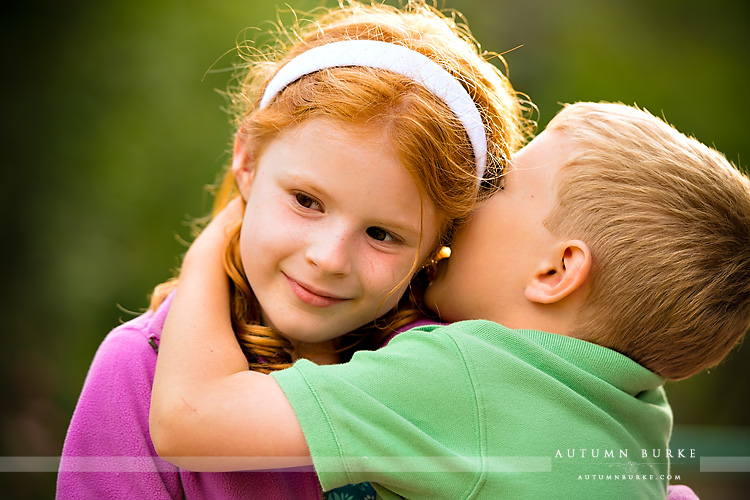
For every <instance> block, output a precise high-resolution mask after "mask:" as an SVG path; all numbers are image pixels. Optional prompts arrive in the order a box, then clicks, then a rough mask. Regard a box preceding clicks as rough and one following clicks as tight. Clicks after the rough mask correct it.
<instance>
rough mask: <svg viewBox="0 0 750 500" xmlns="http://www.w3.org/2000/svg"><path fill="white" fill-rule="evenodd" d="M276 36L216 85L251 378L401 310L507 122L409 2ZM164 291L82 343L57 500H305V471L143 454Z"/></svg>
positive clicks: (329, 347) (315, 488) (504, 91)
mask: <svg viewBox="0 0 750 500" xmlns="http://www.w3.org/2000/svg"><path fill="white" fill-rule="evenodd" d="M286 32H287V33H291V34H292V36H290V39H292V40H294V43H293V44H291V45H290V46H289V47H287V48H286V50H284V51H283V52H282V53H281V54H278V55H271V54H265V55H263V56H262V57H260V56H259V57H257V58H256V60H255V61H254V62H251V63H250V64H248V65H247V68H246V69H247V76H246V78H245V79H244V80H243V81H242V84H241V85H240V87H239V88H238V89H236V91H235V92H233V93H231V97H232V99H231V102H232V103H233V104H234V105H235V106H236V107H237V108H238V110H237V133H236V136H235V143H234V153H233V157H232V164H231V169H230V171H229V172H228V173H227V175H226V177H225V178H224V181H223V183H222V185H221V187H220V189H219V191H218V193H217V199H216V212H217V213H218V212H219V211H220V210H221V209H222V208H224V207H227V209H225V210H224V211H223V212H221V214H222V217H227V216H228V215H232V214H234V215H235V216H236V218H237V219H241V222H237V223H235V224H233V225H231V227H230V228H229V231H228V233H226V235H225V234H224V233H221V235H220V237H221V238H224V236H226V240H225V241H224V240H222V241H223V243H222V244H223V245H225V247H226V251H225V258H224V262H223V264H222V265H223V266H224V268H225V270H226V275H227V277H228V279H229V280H230V282H231V290H230V294H229V297H227V301H226V306H227V307H228V308H229V309H230V311H231V312H230V313H228V316H229V315H230V314H231V328H232V329H233V331H234V332H235V335H236V339H237V341H239V344H240V345H241V346H242V347H241V349H242V363H243V366H244V369H245V370H246V369H247V368H248V367H249V368H250V370H252V371H259V372H265V373H268V372H271V371H274V370H278V369H281V368H284V367H287V366H290V364H291V363H292V362H293V361H294V360H296V359H298V358H308V359H312V360H314V361H316V362H317V363H335V362H339V361H345V360H347V359H348V358H349V357H350V355H351V353H352V352H353V351H354V350H358V349H364V348H367V349H371V348H376V347H378V346H379V345H380V343H381V341H382V339H383V338H385V337H387V336H388V335H389V334H390V333H392V332H393V331H394V329H395V328H398V326H399V325H401V324H405V323H407V322H408V321H410V320H411V319H412V318H413V317H414V316H416V315H418V314H419V310H418V308H419V305H420V302H421V289H420V286H419V285H420V283H422V282H423V278H424V274H425V272H424V271H423V272H419V273H418V271H420V270H421V269H422V268H424V267H425V266H427V265H429V263H430V262H432V261H434V260H436V259H437V253H438V251H439V249H440V248H441V246H442V245H443V244H445V243H447V242H448V241H449V238H450V236H451V233H452V231H453V227H454V225H455V224H456V222H457V221H460V220H462V219H463V218H464V217H465V216H467V215H468V214H469V212H470V211H471V210H472V208H473V207H474V205H475V203H476V201H477V198H478V197H484V196H486V195H487V194H489V193H491V192H492V191H493V190H494V189H495V186H496V181H497V179H498V177H499V175H500V174H501V173H502V171H503V168H504V165H505V159H506V158H507V157H508V155H509V153H510V152H511V151H512V150H514V149H516V148H517V147H518V146H519V145H520V143H521V142H522V138H523V137H522V135H523V134H522V132H523V130H524V121H523V119H522V118H521V112H522V109H521V105H520V104H519V101H518V99H517V96H516V95H515V94H514V92H513V90H512V88H511V87H510V85H509V83H508V82H507V80H506V79H505V78H504V77H503V76H502V74H501V73H500V72H499V71H497V69H496V68H495V67H494V66H492V65H491V64H489V63H488V62H487V61H486V60H485V59H484V58H483V57H481V56H480V55H479V54H478V52H477V50H476V47H475V45H474V44H472V43H471V42H469V40H470V38H469V36H468V33H466V32H465V30H462V29H459V27H457V26H456V24H455V22H454V21H453V19H452V18H448V17H446V16H444V15H442V14H440V13H439V12H437V11H435V10H433V9H431V8H428V7H427V6H425V5H424V4H423V3H422V2H412V3H409V5H407V6H406V7H405V8H403V9H397V8H392V7H388V6H383V5H373V6H365V5H362V4H359V3H356V2H351V3H350V4H348V5H346V6H340V7H338V8H336V9H333V10H331V11H330V12H328V13H327V14H324V15H322V16H320V17H318V18H316V19H315V20H314V22H310V23H308V24H307V25H305V26H302V25H298V26H295V27H294V28H289V29H287V30H286ZM280 44H281V43H278V44H275V45H274V46H275V47H278V46H280ZM237 194H239V195H240V196H239V197H237V198H235V197H236V195H237ZM230 200H234V201H232V202H231V203H229V201H230ZM225 214H227V215H225ZM222 222H224V219H221V220H217V221H216V223H222ZM216 225H217V224H212V225H211V226H209V227H212V228H213V227H216ZM222 228H223V226H222ZM176 284H177V282H176V281H171V282H168V283H166V284H163V285H161V286H159V287H157V290H156V291H155V293H154V298H153V300H152V307H151V309H150V311H149V312H148V313H147V314H145V315H144V316H142V317H139V318H136V319H135V320H133V321H131V322H129V323H127V324H125V325H123V326H121V327H119V328H118V329H116V331H114V332H112V334H111V335H110V336H108V338H107V339H106V340H105V341H104V343H103V344H102V346H101V348H100V350H99V352H98V353H97V356H96V359H95V360H94V363H93V364H92V368H91V371H90V372H89V376H88V377H87V381H86V384H85V386H84V389H83V393H82V395H81V398H80V400H79V403H78V406H77V408H76V412H75V414H74V416H73V422H72V423H71V427H70V430H69V433H68V437H67V439H66V444H65V450H64V453H63V460H62V463H61V471H60V475H59V480H58V497H59V498H79V497H99V496H110V497H111V496H125V493H126V492H127V494H128V495H130V496H143V497H148V498H170V497H172V498H174V497H181V496H182V495H184V496H186V497H189V498H203V497H206V498H208V497H210V498H239V497H244V498H247V496H248V495H250V494H252V495H254V496H253V498H320V495H321V492H320V487H319V484H318V481H317V478H316V476H315V474H314V473H312V472H309V471H308V472H299V471H298V472H284V473H281V472H258V473H227V474H201V473H191V472H187V471H182V470H179V469H177V468H174V467H172V466H170V465H169V464H167V463H166V462H164V461H162V460H161V459H159V458H157V457H156V456H155V452H154V447H153V444H152V443H151V440H150V435H149V433H148V429H147V418H148V417H147V415H148V409H149V398H150V395H151V384H152V381H153V370H154V365H155V363H156V352H155V350H156V347H158V344H159V340H160V333H161V328H162V325H163V322H164V320H165V317H166V314H167V311H168V308H169V305H170V303H171V300H172V295H171V292H172V290H173V289H174V288H175V285H176ZM176 288H177V292H176V293H179V287H176ZM407 290H408V293H406V292H407ZM173 342H179V340H178V339H173ZM149 344H150V345H151V346H153V349H152V347H148V346H149ZM195 347H197V348H198V349H199V351H200V352H201V356H212V352H213V351H214V348H213V346H210V345H204V346H195ZM191 375H192V374H190V373H185V376H186V377H190V376H191ZM227 403H231V402H229V401H228V402H227ZM257 404H264V402H263V401H258V402H257ZM268 418H273V415H269V416H268ZM102 422H106V423H107V424H106V425H102ZM81 457H96V458H95V459H93V460H87V459H85V458H81ZM101 457H116V458H117V460H115V461H113V460H102V458H101ZM103 464H104V465H103ZM92 468H93V472H89V473H86V474H82V473H81V472H82V471H83V470H91V469H92ZM269 468H271V464H269ZM107 470H110V471H111V472H118V473H119V472H122V471H127V472H138V473H139V474H117V473H108V472H107Z"/></svg>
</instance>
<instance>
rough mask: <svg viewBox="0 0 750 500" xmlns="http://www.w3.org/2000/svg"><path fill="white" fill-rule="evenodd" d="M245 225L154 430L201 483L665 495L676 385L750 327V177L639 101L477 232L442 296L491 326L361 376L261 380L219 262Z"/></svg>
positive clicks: (164, 393) (213, 281)
mask: <svg viewBox="0 0 750 500" xmlns="http://www.w3.org/2000/svg"><path fill="white" fill-rule="evenodd" d="M235 208H236V207H235ZM238 216H239V214H233V213H230V212H226V213H223V214H222V216H221V218H219V219H217V222H216V224H213V223H212V226H209V228H208V229H207V230H206V231H205V232H204V234H203V235H201V237H200V238H199V239H198V240H197V241H196V243H195V244H194V245H193V247H191V249H190V251H189V252H188V255H187V256H186V260H185V264H184V266H183V273H182V275H181V282H180V288H179V290H178V291H177V294H176V296H175V299H174V303H173V305H172V309H171V311H170V315H169V317H168V320H167V324H166V326H165V330H164V334H163V337H162V344H161V351H160V358H159V361H158V365H157V375H156V381H155V385H154V393H153V407H152V413H151V426H152V437H153V441H154V443H155V445H156V449H157V451H158V452H159V453H160V454H162V455H163V456H172V457H178V458H171V459H170V460H171V461H174V462H175V463H177V464H178V465H180V466H182V467H185V468H188V469H190V468H195V469H203V470H223V469H234V468H237V469H241V468H262V467H269V466H276V465H278V466H294V465H306V464H310V463H314V465H315V467H316V470H317V472H318V475H319V477H320V479H321V483H322V485H323V487H324V488H325V489H330V488H332V487H335V486H338V485H342V484H346V483H356V482H361V481H370V482H372V483H373V484H374V486H375V487H376V489H377V491H378V493H379V494H380V495H382V496H383V498H397V497H399V496H400V497H405V498H430V499H435V498H446V499H448V498H450V499H456V498H490V499H495V498H519V497H521V498H531V497H560V496H570V497H575V498H620V497H622V498H663V497H664V496H665V492H666V484H667V482H668V479H669V471H668V468H669V464H668V460H666V459H664V458H663V457H666V456H667V455H668V451H667V447H668V440H669V434H670V430H671V421H672V420H671V411H670V409H669V405H668V403H667V401H666V398H665V394H664V391H663V388H662V384H663V382H664V380H665V379H675V380H676V379H681V378H685V377H687V376H690V375H691V374H694V373H697V372H698V371H700V370H702V369H703V368H705V367H707V366H712V365H714V364H716V363H718V362H719V361H720V360H721V359H722V358H723V357H724V356H725V355H726V353H727V352H728V351H729V350H730V349H731V348H732V347H733V346H734V345H735V344H736V343H737V342H738V340H739V339H740V338H741V337H742V335H743V334H744V333H745V332H746V330H747V328H748V326H749V325H750V181H748V179H747V178H745V177H744V176H742V175H740V174H739V173H738V172H737V171H736V170H735V169H734V168H732V166H731V165H730V164H729V163H728V162H727V161H726V160H725V159H724V157H723V156H721V155H720V154H718V153H716V152H715V151H713V150H711V149H710V148H707V147H705V146H703V145H701V144H700V143H698V142H697V141H695V140H693V139H689V138H687V137H685V136H683V135H682V134H679V133H678V132H677V131H675V130H674V129H673V128H671V127H669V126H668V125H666V124H665V123H664V122H662V121H660V120H658V119H656V118H654V117H653V116H651V115H649V114H648V113H646V112H643V111H640V110H637V109H635V108H631V107H627V106H623V105H618V104H594V103H579V104H575V105H572V106H568V107H566V108H565V109H564V110H563V111H562V112H561V113H559V114H558V116H557V117H555V118H554V119H553V120H552V122H550V124H549V126H548V128H547V130H546V131H545V132H543V133H542V134H540V135H539V136H538V137H537V138H536V139H535V140H534V141H532V142H531V143H530V144H529V145H528V146H527V147H526V148H524V149H523V150H522V151H521V152H519V153H518V154H517V155H516V156H515V157H514V159H513V162H512V166H511V168H510V169H509V172H508V173H507V175H506V178H505V185H504V190H503V192H499V193H497V194H496V195H495V196H494V197H493V198H492V199H491V200H490V201H488V202H487V203H486V204H485V205H483V206H482V207H481V208H480V209H479V210H478V211H477V213H476V214H475V216H474V217H473V218H472V219H471V221H470V222H469V223H468V224H467V225H466V226H465V227H463V228H462V229H461V230H460V231H459V233H458V234H457V236H456V239H455V242H454V245H453V254H452V256H451V257H450V259H449V260H447V261H446V262H445V263H444V264H443V265H442V269H440V272H439V273H438V277H437V279H436V281H435V282H434V283H433V284H432V285H431V286H430V288H429V290H428V294H427V297H426V298H427V301H428V303H429V304H431V306H432V307H433V308H434V310H435V311H436V312H437V313H439V314H440V315H441V317H442V318H443V319H444V320H447V321H458V320H461V319H467V318H483V319H485V320H489V321H461V322H458V323H454V324H452V325H450V326H442V327H440V326H426V327H421V328H417V329H414V330H411V331H409V332H408V333H404V334H401V335H399V336H397V337H396V338H395V339H394V340H393V341H392V342H391V343H390V344H389V345H388V346H386V347H384V348H383V349H381V350H379V351H377V352H360V353H358V354H356V355H355V356H354V357H353V358H352V360H351V361H350V362H349V363H346V364H342V365H335V366H316V365H314V364H312V363H310V362H307V361H304V360H302V361H299V362H297V363H296V364H295V365H294V367H293V368H290V369H288V370H282V371H280V372H276V373H274V374H273V375H272V377H269V376H266V375H261V374H258V373H253V372H249V371H247V366H246V363H245V360H244V357H243V356H242V354H241V351H240V350H239V348H238V347H237V345H236V342H235V341H234V335H233V333H232V331H231V325H229V324H228V318H229V313H228V311H227V310H226V305H225V304H226V303H227V301H226V294H227V291H226V288H227V285H226V283H225V282H224V281H223V280H222V279H221V275H222V273H221V272H220V271H221V261H220V256H219V255H218V251H217V250H216V249H217V248H220V247H221V246H222V244H221V243H222V238H223V232H222V224H225V223H226V222H227V221H229V220H232V219H233V218H237V217H238ZM501 325H502V326H501ZM206 351H209V352H210V353H211V355H210V356H208V357H207V356H206ZM197 360H200V361H197ZM644 450H645V451H646V452H647V453H646V454H645V455H644V454H643V451H644ZM655 452H660V453H659V455H658V456H659V457H662V458H659V459H655V458H642V457H643V456H649V457H653V456H655V455H656V453H655ZM179 457H182V458H179ZM186 457H187V458H186ZM190 457H194V458H190ZM195 457H197V458H195ZM212 457H213V458H212ZM217 457H220V458H217ZM274 457H275V458H274ZM310 457H312V458H310Z"/></svg>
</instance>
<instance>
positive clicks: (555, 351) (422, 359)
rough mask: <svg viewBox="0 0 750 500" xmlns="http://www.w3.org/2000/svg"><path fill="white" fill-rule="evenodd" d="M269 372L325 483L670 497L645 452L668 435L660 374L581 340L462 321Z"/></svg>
mask: <svg viewBox="0 0 750 500" xmlns="http://www.w3.org/2000/svg"><path fill="white" fill-rule="evenodd" d="M273 376H274V378H275V379H276V381H277V382H278V384H279V385H280V386H281V388H282V389H283V391H284V392H285V394H286V396H287V398H288V399H289V401H290V403H291V405H292V407H293V408H294V411H295V413H296V415H297V418H298V420H299V422H300V425H301V427H302V430H303V432H304V434H305V438H306V439H307V443H308V445H309V447H310V453H311V454H312V457H313V461H314V463H315V467H316V470H317V473H318V476H319V478H320V481H321V484H322V485H323V488H324V489H326V490H328V489H331V488H334V487H337V486H340V485H344V484H348V483H360V482H365V481H369V482H371V483H372V484H373V486H375V488H376V490H377V491H378V493H379V495H380V496H381V497H382V498H386V499H390V498H401V497H403V498H409V499H430V500H436V499H446V500H447V499H450V500H456V499H468V498H481V499H485V498H486V499H492V500H496V499H502V498H513V499H515V498H560V497H565V498H577V499H586V498H591V499H601V498H628V499H631V498H638V499H650V498H654V499H656V498H665V496H666V487H667V476H668V471H669V463H668V461H667V460H664V459H661V460H654V459H648V458H642V456H643V451H642V450H647V452H648V456H652V453H651V450H665V449H666V448H667V446H668V440H669V435H670V432H671V425H672V413H671V410H670V408H669V404H668V403H667V400H666V396H665V393H664V390H663V387H662V384H663V382H664V380H663V379H661V378H660V377H658V376H657V375H655V374H654V373H652V372H650V371H649V370H647V369H645V368H643V367H642V366H640V365H639V364H637V363H635V362H634V361H632V360H630V359H629V358H627V357H625V356H623V355H621V354H619V353H617V352H615V351H612V350H610V349H607V348H604V347H601V346H598V345H595V344H592V343H589V342H585V341H582V340H578V339H574V338H570V337H565V336H562V335H555V334H550V333H545V332H540V331H533V330H510V329H508V328H505V327H503V326H501V325H498V324H496V323H492V322H489V321H463V322H458V323H453V324H452V325H448V326H436V325H431V326H423V327H419V328H415V329H413V330H410V331H408V332H405V333H402V334H400V335H398V336H397V337H396V338H395V339H394V340H393V341H391V343H390V344H389V345H388V346H386V347H384V348H382V349H380V350H378V351H374V352H371V351H362V352H358V353H357V354H356V355H355V356H354V357H353V358H352V360H351V361H350V362H349V363H344V364H341V365H331V366H317V365H315V364H313V363H311V362H309V361H305V360H301V361H298V362H297V363H295V365H294V366H293V367H292V368H290V369H288V370H283V371H280V372H276V373H274V374H273ZM664 456H666V452H664V451H662V453H661V457H664Z"/></svg>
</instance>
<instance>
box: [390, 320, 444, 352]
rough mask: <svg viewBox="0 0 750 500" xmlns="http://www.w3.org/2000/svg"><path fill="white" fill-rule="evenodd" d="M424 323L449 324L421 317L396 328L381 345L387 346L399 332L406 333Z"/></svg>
mask: <svg viewBox="0 0 750 500" xmlns="http://www.w3.org/2000/svg"><path fill="white" fill-rule="evenodd" d="M424 325H447V323H440V322H439V321H433V320H431V319H429V318H421V319H418V320H416V321H412V322H411V323H408V324H406V325H404V326H402V327H401V328H399V329H398V330H396V331H395V332H393V333H392V334H390V335H389V336H387V337H386V338H385V339H384V340H383V343H382V344H381V345H380V347H385V346H387V345H388V343H389V342H390V341H391V340H393V338H394V337H395V336H396V335H398V334H399V333H404V332H405V331H407V330H411V329H412V328H416V327H418V326H424Z"/></svg>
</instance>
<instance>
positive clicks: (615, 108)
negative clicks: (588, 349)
mask: <svg viewBox="0 0 750 500" xmlns="http://www.w3.org/2000/svg"><path fill="white" fill-rule="evenodd" d="M506 182H507V184H506V190H505V191H504V192H500V193H498V194H496V195H495V196H494V197H493V198H492V199H491V200H490V201H489V202H487V203H486V204H485V205H483V206H482V207H481V208H480V209H479V211H478V212H477V214H476V217H475V218H474V219H472V220H471V221H470V222H469V223H468V224H467V226H466V227H465V228H464V229H462V230H461V231H460V232H459V234H458V236H457V238H456V242H455V244H454V248H453V251H454V253H453V256H452V257H451V259H450V260H449V261H448V263H446V265H445V266H444V268H443V269H442V270H441V271H445V273H443V274H442V275H439V276H438V280H437V281H436V282H435V284H434V286H433V287H432V290H430V292H429V293H428V301H429V302H431V303H433V304H434V305H435V307H436V309H438V310H439V311H440V312H446V313H447V314H446V315H445V319H448V320H457V319H469V318H486V319H491V320H495V321H498V322H500V323H504V324H506V325H507V326H510V327H513V328H538V329H545V330H548V331H551V332H553V333H561V334H566V335H570V336H574V337H577V338H581V339H584V340H588V341H591V342H595V343H597V344H600V345H604V346H606V347H610V348H612V349H614V350H617V351H619V352H621V353H623V354H625V355H627V356H629V357H630V358H632V359H634V360H635V361H637V362H639V363H641V364H642V365H644V366H645V367H647V368H649V369H650V370H652V371H654V372H656V373H657V374H659V375H661V376H663V377H665V378H668V379H675V380H676V379H681V378H685V377H688V376H690V375H692V374H694V373H697V372H699V371H701V370H702V369H703V368H706V367H708V366H712V365H715V364H716V363H718V362H719V361H720V360H721V359H722V358H724V356H725V355H726V354H727V352H728V351H729V350H730V349H731V348H732V347H733V346H734V345H735V344H736V343H737V342H738V341H739V339H740V338H741V337H742V336H743V334H744V333H745V332H746V331H747V329H748V327H750V181H749V180H748V179H747V177H745V176H743V175H742V174H740V173H739V172H738V171H737V170H736V169H735V168H733V167H732V165H731V164H729V162H727V160H726V159H725V158H724V157H723V156H722V155H721V154H719V153H717V152H716V151H714V150H712V149H711V148H708V147H706V146H705V145H703V144H701V143H699V142H698V141H696V140H695V139H692V138H689V137H686V136H685V135H683V134H681V133H679V132H677V131H676V130H675V129H674V128H672V127H671V126H669V125H667V124H666V123H664V122H663V121H662V120H659V119H658V118H655V117H654V116H652V115H651V114H649V113H647V112H645V111H642V110H639V109H637V108H633V107H629V106H624V105H621V104H605V103H578V104H574V105H571V106H567V107H566V108H565V109H563V110H562V111H561V112H560V113H559V114H558V115H557V116H556V117H555V118H554V119H553V120H552V121H551V122H550V124H549V125H548V127H547V130H546V131H545V132H543V133H542V134H540V136H539V137H538V138H537V139H535V140H534V141H532V143H531V144H530V145H529V146H527V148H525V149H524V150H522V151H521V152H520V153H519V154H518V155H517V156H516V157H515V158H514V159H513V165H512V167H511V169H510V172H509V174H508V177H507V181H506ZM509 195H510V196H509ZM509 197H513V198H514V199H507V198H509ZM504 198H505V199H504ZM523 221H525V225H524V224H522V222H523ZM519 238H520V239H519ZM530 238H533V239H530ZM503 245H504V246H503ZM480 260H481V262H480ZM451 261H452V262H451ZM464 283H465V284H464ZM508 286H511V287H512V288H510V289H508V288H507V287H508ZM472 295H473V297H472ZM485 313H486V314H485Z"/></svg>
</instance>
